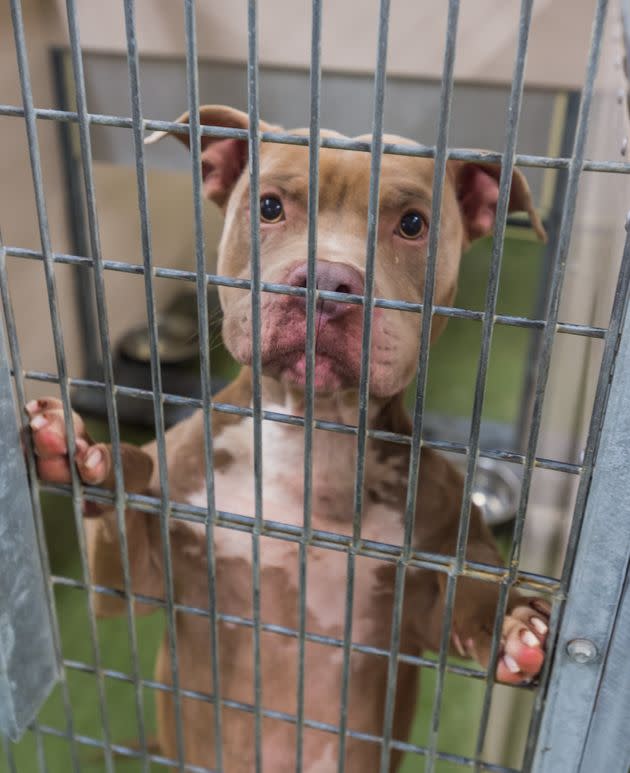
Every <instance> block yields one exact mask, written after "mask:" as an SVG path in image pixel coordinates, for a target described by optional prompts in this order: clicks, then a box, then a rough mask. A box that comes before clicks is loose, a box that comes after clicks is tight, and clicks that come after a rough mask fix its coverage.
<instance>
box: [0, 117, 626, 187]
mask: <svg viewBox="0 0 630 773" xmlns="http://www.w3.org/2000/svg"><path fill="white" fill-rule="evenodd" d="M34 112H35V117H36V118H38V119H43V120H48V121H63V122H66V123H67V122H70V123H78V121H79V118H78V116H77V114H76V113H74V112H72V111H67V110H50V109H48V108H36V109H35V111H34ZM2 115H4V116H10V117H14V118H22V117H23V116H24V110H23V109H22V108H21V107H18V106H17V105H7V104H2V105H0V116H2ZM88 120H89V122H90V123H92V124H94V125H98V126H112V127H118V128H122V129H130V128H132V126H133V123H132V120H131V118H128V117H123V116H114V115H102V114H99V113H89V114H88ZM143 126H144V128H145V129H146V130H148V131H166V132H174V133H175V134H187V133H188V131H189V129H188V126H187V125H186V124H180V123H174V122H173V121H152V120H149V119H145V120H144V122H143ZM201 134H202V135H203V136H204V137H206V136H207V137H222V138H227V137H234V138H237V139H241V140H247V131H246V130H244V129H225V128H221V127H209V126H202V127H201ZM260 139H261V140H262V141H263V142H275V143H280V144H285V145H303V146H307V145H308V143H309V139H308V136H302V135H297V134H290V133H288V132H261V135H260ZM321 147H323V148H335V149H337V150H356V151H360V152H363V153H371V151H372V144H371V143H370V142H365V141H362V140H352V139H349V138H348V139H346V138H342V137H322V139H321ZM383 153H386V154H390V155H397V156H413V157H419V158H434V157H435V147H434V146H432V145H421V144H419V143H418V144H417V145H407V144H403V143H391V142H386V143H384V144H383ZM448 158H449V159H452V160H457V161H488V162H490V163H496V164H500V163H501V158H502V155H501V153H490V152H484V151H478V150H468V149H466V148H449V151H448ZM514 163H515V166H526V167H536V168H542V169H568V167H569V164H570V163H571V159H570V158H553V157H550V156H536V155H530V154H523V153H520V154H517V155H516V156H515V160H514ZM583 171H585V172H612V173H617V174H630V163H629V162H627V161H596V160H592V159H587V160H585V161H584V166H583Z"/></svg>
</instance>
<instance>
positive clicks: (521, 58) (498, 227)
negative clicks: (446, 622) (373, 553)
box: [443, 0, 533, 769]
mask: <svg viewBox="0 0 630 773" xmlns="http://www.w3.org/2000/svg"><path fill="white" fill-rule="evenodd" d="M532 6H533V0H523V2H522V3H521V10H520V19H519V34H518V45H517V52H516V61H515V64H514V75H513V79H512V89H511V93H510V102H509V106H508V115H507V121H506V140H505V150H504V153H503V163H502V165H501V177H500V181H499V199H498V202H497V210H496V218H495V229H494V236H493V241H492V259H491V264H490V274H489V278H488V287H487V291H486V303H485V310H484V317H483V323H482V343H481V351H480V355H479V365H478V369H477V379H476V384H475V397H474V402H473V411H472V418H471V428H470V437H469V441H468V464H467V469H466V478H465V482H464V492H463V497H462V505H461V511H460V525H459V533H458V538H457V556H456V569H457V571H458V572H459V571H461V568H462V567H463V564H464V561H465V557H466V545H467V542H468V529H469V525H470V514H471V497H472V491H473V482H474V479H475V470H476V466H477V459H478V456H479V437H480V430H481V418H482V413H483V405H484V397H485V389H486V380H487V372H488V362H489V360H490V351H491V347H492V334H493V331H494V315H495V313H496V304H497V296H498V291H499V279H500V275H501V261H502V257H503V240H504V237H505V228H506V222H507V216H508V209H509V202H510V190H511V185H512V173H513V170H514V158H515V156H516V145H517V140H518V123H519V118H520V112H521V104H522V100H523V85H524V75H525V63H526V59H527V44H528V39H529V30H530V25H531V17H532ZM515 572H516V567H512V573H511V575H510V581H512V580H513V579H514V577H513V576H512V574H513V575H515ZM449 582H451V583H452V586H453V593H454V591H455V585H456V578H455V576H453V578H452V579H450V578H449ZM509 587H510V583H507V582H506V583H502V585H501V588H500V594H499V608H498V612H497V615H496V618H495V626H494V636H493V640H492V645H491V656H490V664H489V667H488V675H487V680H486V689H485V694H484V700H483V707H482V713H481V720H480V729H479V733H478V738H477V747H476V753H475V756H476V758H477V759H479V757H480V755H481V753H482V750H483V744H484V740H485V735H486V731H487V724H488V718H489V713H490V703H491V699H492V687H493V679H494V671H495V668H496V661H497V658H498V652H499V645H500V642H501V629H502V624H503V617H504V615H505V605H506V603H507V598H508V591H509ZM443 644H444V646H446V642H443ZM476 769H478V765H477V766H476Z"/></svg>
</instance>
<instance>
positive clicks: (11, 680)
mask: <svg viewBox="0 0 630 773" xmlns="http://www.w3.org/2000/svg"><path fill="white" fill-rule="evenodd" d="M0 427H2V443H0V733H2V734H4V735H7V736H8V737H9V738H11V739H12V740H17V739H18V738H19V737H20V736H21V734H22V733H23V732H24V730H25V729H26V727H27V725H28V724H29V723H30V722H31V721H32V720H33V719H34V717H35V715H36V714H37V712H38V710H39V708H40V707H41V705H42V703H43V702H44V700H45V699H46V697H47V696H48V694H49V693H50V691H51V689H52V688H53V686H54V685H55V683H56V681H57V677H58V669H57V662H56V658H55V651H54V646H53V636H52V628H51V621H50V617H49V615H48V607H47V604H46V587H45V585H44V576H43V572H42V567H41V562H40V557H39V547H38V543H37V534H36V532H35V524H34V521H33V509H32V505H31V500H30V496H29V488H28V482H27V479H26V466H25V464H24V460H23V457H22V450H21V446H20V437H19V433H18V426H17V421H16V415H15V407H14V403H13V394H12V391H11V377H10V374H9V366H8V357H7V351H6V343H5V338H4V330H3V329H2V326H0Z"/></svg>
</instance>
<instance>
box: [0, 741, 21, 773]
mask: <svg viewBox="0 0 630 773" xmlns="http://www.w3.org/2000/svg"><path fill="white" fill-rule="evenodd" d="M0 738H2V748H3V749H4V756H5V758H6V761H7V767H8V772H9V773H17V765H16V764H15V757H14V755H13V748H12V747H11V742H10V741H9V739H8V738H5V737H4V736H0Z"/></svg>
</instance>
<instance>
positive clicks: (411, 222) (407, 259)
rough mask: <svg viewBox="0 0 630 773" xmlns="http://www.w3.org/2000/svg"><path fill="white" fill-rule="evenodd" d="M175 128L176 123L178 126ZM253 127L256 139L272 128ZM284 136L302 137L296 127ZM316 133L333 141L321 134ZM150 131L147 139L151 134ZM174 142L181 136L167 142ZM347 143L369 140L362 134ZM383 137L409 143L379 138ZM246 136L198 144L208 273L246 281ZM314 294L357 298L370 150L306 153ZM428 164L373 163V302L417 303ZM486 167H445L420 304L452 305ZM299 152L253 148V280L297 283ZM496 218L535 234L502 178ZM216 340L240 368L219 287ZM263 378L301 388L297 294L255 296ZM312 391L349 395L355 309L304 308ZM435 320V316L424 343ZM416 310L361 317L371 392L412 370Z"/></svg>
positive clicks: (523, 189) (487, 184)
mask: <svg viewBox="0 0 630 773" xmlns="http://www.w3.org/2000/svg"><path fill="white" fill-rule="evenodd" d="M178 120H179V121H181V122H187V121H188V114H184V115H183V116H181V118H179V119H178ZM201 122H202V123H203V124H206V125H212V126H223V127H231V128H240V129H247V126H248V118H247V115H246V114H245V113H242V112H240V111H238V110H234V109H232V108H229V107H222V106H211V105H210V106H205V107H202V108H201ZM275 128H277V127H272V126H270V125H268V124H265V123H262V122H261V130H262V131H268V130H271V129H275ZM295 133H297V134H303V135H304V134H306V135H308V131H306V130H298V131H297V132H295ZM322 134H323V136H327V137H331V136H341V135H338V134H336V133H334V132H328V131H326V132H322ZM160 136H163V133H158V134H156V135H153V137H154V138H156V139H157V138H159V137H160ZM174 136H176V137H177V138H178V139H180V140H181V141H182V142H184V143H186V144H188V142H189V137H188V135H187V134H175V135H174ZM359 139H363V140H368V141H369V140H370V139H371V138H370V137H369V136H365V137H361V138H359ZM385 141H387V142H403V143H409V144H413V143H411V142H410V141H409V140H404V139H401V138H399V137H390V136H386V137H385ZM247 153H248V149H247V141H245V140H238V139H232V138H230V139H215V138H211V137H202V155H201V157H202V164H203V167H202V173H203V190H204V195H205V196H206V197H207V198H209V199H211V200H213V201H214V202H216V204H218V205H219V206H220V207H221V208H222V209H223V210H224V212H225V226H224V230H223V235H222V238H221V243H220V246H219V265H218V270H219V273H221V274H224V275H227V276H230V277H236V278H242V279H249V278H250V276H251V271H250V205H249V175H248V174H247V160H248V159H247ZM319 164H320V166H319V170H320V171H319V202H318V205H319V206H318V221H317V222H318V226H317V264H316V275H317V287H318V289H320V290H330V291H334V292H341V293H351V294H357V295H362V294H363V292H364V282H365V263H366V236H367V230H368V224H367V220H368V190H369V183H370V154H369V153H365V152H357V151H349V150H337V149H332V148H322V149H321V150H320V156H319ZM433 168H434V163H433V161H432V160H431V159H426V158H414V157H409V156H400V155H392V154H385V155H383V158H382V164H381V179H380V191H379V214H378V230H377V246H376V261H375V276H374V280H375V297H378V298H385V299H389V300H402V301H410V302H420V301H422V298H423V290H424V274H425V264H426V260H427V237H428V231H429V221H430V216H431V200H432V187H433ZM500 172H501V170H500V167H499V166H498V165H496V164H491V163H476V162H475V163H468V162H462V161H449V162H448V165H447V174H446V179H445V186H444V196H443V201H442V214H441V221H440V239H439V247H438V255H437V268H436V286H435V297H434V303H435V304H437V305H450V304H451V303H452V302H453V299H454V297H455V291H456V287H457V275H458V271H459V263H460V258H461V255H462V252H463V251H464V250H465V249H466V248H467V247H468V246H469V245H470V243H471V242H472V241H473V240H474V239H477V238H479V237H482V236H485V235H487V234H490V233H491V232H492V230H493V227H494V221H495V210H496V204H497V199H498V190H499V176H500ZM307 206H308V148H306V147H303V146H297V145H285V144H278V143H269V142H266V143H262V146H261V150H260V244H261V247H260V249H261V256H260V257H261V266H262V269H261V270H262V281H264V282H273V283H282V284H288V285H292V286H297V287H306V275H307V242H308V239H307V231H308V223H307ZM510 211H525V212H527V213H529V216H530V219H531V222H532V225H533V227H534V228H535V230H536V232H537V233H538V234H539V236H541V237H542V238H544V230H543V228H542V225H541V223H540V220H539V219H538V216H537V215H536V213H535V211H534V209H533V204H532V200H531V195H530V192H529V188H528V186H527V182H526V180H525V178H524V177H523V175H522V174H521V173H520V172H519V171H518V170H515V172H514V175H513V178H512V187H511V194H510ZM220 298H221V305H222V307H223V313H224V321H223V337H224V340H225V344H226V346H227V347H228V349H229V350H230V352H231V353H232V354H233V356H234V357H235V358H236V359H237V360H238V361H239V362H240V363H242V364H250V363H251V360H252V326H251V299H250V294H249V293H247V292H244V291H242V290H239V289H235V288H227V287H221V288H220ZM261 305H262V340H261V348H262V362H263V370H264V372H265V373H266V374H268V375H271V376H273V377H275V378H277V379H279V380H281V381H283V382H285V383H287V384H291V385H295V386H298V387H299V386H303V385H304V381H305V353H304V347H305V334H306V315H305V299H304V298H303V297H295V296H287V295H279V294H271V293H264V294H263V298H262V302H261ZM316 315H317V318H316V331H317V334H316V366H315V388H316V389H317V390H319V391H323V392H325V391H334V390H339V389H353V388H356V387H357V386H358V383H359V373H360V364H361V331H362V315H363V308H362V306H359V305H352V304H348V303H337V302H334V301H330V300H326V301H322V300H320V301H318V305H317V310H316ZM445 324H446V318H444V317H435V318H434V320H433V323H432V340H435V338H437V336H438V335H439V334H440V332H441V331H442V330H443V328H444V326H445ZM418 330H419V325H418V316H417V314H413V313H409V312H405V311H400V310H391V309H383V308H375V310H374V316H373V326H372V350H371V368H370V391H371V394H373V395H375V396H380V397H389V396H391V395H394V394H396V393H397V392H400V391H401V390H402V389H404V387H405V386H406V385H407V384H408V383H409V382H410V381H411V379H412V378H413V375H414V373H415V369H416V364H417V359H418V348H419V335H418Z"/></svg>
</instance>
